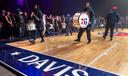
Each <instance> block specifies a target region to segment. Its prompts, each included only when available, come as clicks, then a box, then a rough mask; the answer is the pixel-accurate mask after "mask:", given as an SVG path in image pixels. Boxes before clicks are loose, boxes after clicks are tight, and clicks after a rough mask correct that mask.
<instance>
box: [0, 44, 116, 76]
mask: <svg viewBox="0 0 128 76" xmlns="http://www.w3.org/2000/svg"><path fill="white" fill-rule="evenodd" d="M0 62H1V63H3V64H5V65H8V66H9V67H10V68H12V69H14V70H16V71H17V72H19V73H21V74H23V75H26V76H118V75H116V74H113V73H109V72H105V71H102V70H99V69H96V68H92V67H88V66H85V65H81V64H77V63H73V62H69V61H66V60H62V59H58V58H54V57H50V56H47V55H44V54H40V53H36V52H32V51H29V50H25V49H20V48H16V47H12V46H8V45H2V46H0Z"/></svg>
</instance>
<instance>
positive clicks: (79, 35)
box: [75, 28, 84, 42]
mask: <svg viewBox="0 0 128 76" xmlns="http://www.w3.org/2000/svg"><path fill="white" fill-rule="evenodd" d="M83 32H84V28H80V29H79V33H78V35H77V39H76V40H75V41H79V42H80V39H81V36H82V34H83Z"/></svg>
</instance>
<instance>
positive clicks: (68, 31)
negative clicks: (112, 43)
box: [0, 9, 128, 40]
mask: <svg viewBox="0 0 128 76" xmlns="http://www.w3.org/2000/svg"><path fill="white" fill-rule="evenodd" d="M17 11H20V9H17ZM32 16H33V12H32V13H30V14H28V13H27V12H20V13H19V12H16V13H13V12H10V11H7V10H2V13H1V14H0V39H10V40H13V39H15V38H20V39H23V38H25V37H29V36H30V32H29V29H28V24H29V23H30V22H32V18H33V17H32ZM95 20H96V23H95V25H94V26H93V30H94V29H95V28H103V27H104V26H105V19H104V17H97V18H96V19H95ZM43 23H44V25H45V27H46V30H45V36H52V35H61V34H65V35H67V36H68V35H72V32H74V31H78V30H77V28H75V27H73V25H72V15H70V14H67V15H62V16H59V15H58V16H53V15H52V14H50V15H46V14H43ZM118 27H120V28H122V29H123V28H126V27H128V16H126V17H121V20H120V21H119V22H118V23H117V24H116V31H118ZM37 34H38V32H37Z"/></svg>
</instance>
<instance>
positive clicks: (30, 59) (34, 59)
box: [18, 55, 88, 76]
mask: <svg viewBox="0 0 128 76" xmlns="http://www.w3.org/2000/svg"><path fill="white" fill-rule="evenodd" d="M18 61H20V62H22V63H26V64H27V65H34V66H35V68H37V69H41V67H43V66H44V65H45V64H47V63H48V62H49V61H50V60H49V59H45V60H39V57H38V56H36V55H30V56H27V57H24V58H21V59H18ZM57 64H58V62H56V61H52V62H50V64H49V65H48V66H46V68H44V69H43V71H44V72H49V71H53V70H57V69H60V71H59V72H57V73H55V74H53V75H54V76H61V75H65V76H69V75H68V74H66V72H70V71H71V70H72V71H71V73H72V76H81V75H80V74H79V73H78V72H81V74H83V75H82V76H88V73H87V72H86V71H84V70H80V69H75V70H73V67H71V66H67V65H65V64H63V65H57Z"/></svg>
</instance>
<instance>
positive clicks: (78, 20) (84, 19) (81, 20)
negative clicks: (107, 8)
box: [73, 13, 89, 28]
mask: <svg viewBox="0 0 128 76" xmlns="http://www.w3.org/2000/svg"><path fill="white" fill-rule="evenodd" d="M88 25H89V16H88V15H87V14H86V13H75V15H74V16H73V26H74V27H78V28H79V27H81V28H86V27H87V26H88Z"/></svg>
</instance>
